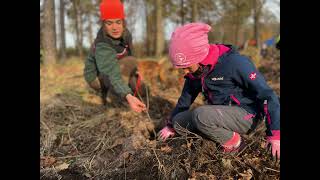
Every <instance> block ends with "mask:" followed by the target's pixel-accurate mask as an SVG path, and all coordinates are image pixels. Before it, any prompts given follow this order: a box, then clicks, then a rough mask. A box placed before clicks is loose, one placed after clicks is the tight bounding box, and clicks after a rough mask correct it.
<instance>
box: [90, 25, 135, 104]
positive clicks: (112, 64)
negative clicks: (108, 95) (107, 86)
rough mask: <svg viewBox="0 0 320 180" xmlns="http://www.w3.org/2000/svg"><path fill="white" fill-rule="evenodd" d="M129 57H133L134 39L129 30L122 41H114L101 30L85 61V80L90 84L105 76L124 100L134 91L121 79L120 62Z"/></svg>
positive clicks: (125, 32)
mask: <svg viewBox="0 0 320 180" xmlns="http://www.w3.org/2000/svg"><path fill="white" fill-rule="evenodd" d="M128 55H132V38H131V34H130V32H129V31H128V30H127V29H126V30H125V31H124V33H123V36H122V37H121V38H120V39H113V38H111V37H110V36H108V35H106V33H105V32H104V31H103V29H102V28H100V30H99V32H98V34H97V37H96V39H95V41H94V43H93V45H92V47H91V50H90V52H89V55H88V57H87V59H86V60H85V67H84V78H85V80H86V81H87V82H88V83H90V82H92V81H94V80H95V79H96V78H97V77H98V76H100V75H105V76H107V77H108V78H109V80H110V83H111V85H112V87H113V89H114V90H115V92H116V93H117V94H118V95H120V97H121V98H124V97H125V96H126V95H127V94H132V90H131V89H130V88H129V86H128V85H127V84H125V83H124V81H123V79H122V77H121V72H120V66H119V63H118V60H120V59H121V58H123V57H125V56H128Z"/></svg>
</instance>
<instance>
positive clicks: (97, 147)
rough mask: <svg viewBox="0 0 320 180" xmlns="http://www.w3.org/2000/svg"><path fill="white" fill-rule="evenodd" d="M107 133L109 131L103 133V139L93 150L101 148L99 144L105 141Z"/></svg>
mask: <svg viewBox="0 0 320 180" xmlns="http://www.w3.org/2000/svg"><path fill="white" fill-rule="evenodd" d="M106 135H107V133H104V135H103V137H102V139H101V141H100V142H99V144H98V145H97V146H96V148H94V150H93V151H96V150H98V149H99V146H100V145H101V144H102V142H103V140H104V138H105V137H106Z"/></svg>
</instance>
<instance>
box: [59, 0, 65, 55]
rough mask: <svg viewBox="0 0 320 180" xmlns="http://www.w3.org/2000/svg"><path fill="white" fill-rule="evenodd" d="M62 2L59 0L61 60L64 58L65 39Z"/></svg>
mask: <svg viewBox="0 0 320 180" xmlns="http://www.w3.org/2000/svg"><path fill="white" fill-rule="evenodd" d="M64 6H65V2H64V0H60V55H61V59H62V60H64V59H65V58H66V37H65V27H64V16H65V13H64V10H65V7H64Z"/></svg>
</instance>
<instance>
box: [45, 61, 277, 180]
mask: <svg viewBox="0 0 320 180" xmlns="http://www.w3.org/2000/svg"><path fill="white" fill-rule="evenodd" d="M82 69H83V63H82V61H79V60H78V59H76V58H74V59H70V60H68V61H67V62H66V63H65V64H59V65H56V66H52V67H41V69H40V83H41V88H40V158H41V161H40V174H41V179H61V178H62V179H188V178H190V179H230V178H231V179H233V178H235V179H250V178H251V177H254V179H279V177H280V173H279V168H280V165H279V163H277V164H276V163H273V161H271V158H270V156H268V155H267V153H266V152H265V150H264V148H263V145H264V144H265V141H264V139H263V129H261V130H260V131H258V132H257V133H256V134H254V135H252V137H251V138H249V137H245V141H246V142H247V144H248V145H249V146H248V147H247V148H246V149H245V150H244V151H243V152H241V153H240V154H238V155H234V156H231V155H225V154H222V153H220V152H219V150H218V149H219V147H218V146H217V145H216V144H215V143H214V142H212V141H209V140H207V139H204V138H201V137H200V136H196V135H194V134H192V133H190V132H188V131H185V132H186V133H185V135H184V136H176V137H174V138H171V139H170V140H169V141H168V142H161V141H158V140H157V139H156V137H155V132H157V131H158V130H159V129H160V128H162V127H163V126H164V124H163V118H164V117H165V116H167V115H168V114H169V113H170V111H171V110H172V108H173V107H174V104H175V103H176V101H177V98H178V96H179V95H180V92H179V90H177V89H176V88H167V89H161V88H154V89H152V92H151V93H152V94H153V96H151V95H150V97H148V101H147V99H143V100H144V102H146V103H147V102H148V104H149V106H150V108H149V111H148V114H146V113H143V114H138V113H135V112H131V111H129V109H128V108H127V107H125V106H121V105H118V104H113V103H108V105H107V106H108V109H107V110H105V108H103V107H102V106H101V103H100V100H99V98H98V97H97V96H96V95H95V94H93V93H92V92H91V91H90V90H89V89H88V87H87V86H86V84H85V81H84V79H83V77H82ZM155 95H157V96H155ZM201 104H202V99H201V97H200V96H199V97H198V98H197V100H196V102H195V104H194V105H193V108H194V107H196V106H199V105H201Z"/></svg>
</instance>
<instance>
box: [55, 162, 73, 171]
mask: <svg viewBox="0 0 320 180" xmlns="http://www.w3.org/2000/svg"><path fill="white" fill-rule="evenodd" d="M69 165H70V164H68V163H62V164H60V165H59V166H56V167H55V169H57V170H58V171H61V170H65V169H68V167H69Z"/></svg>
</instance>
